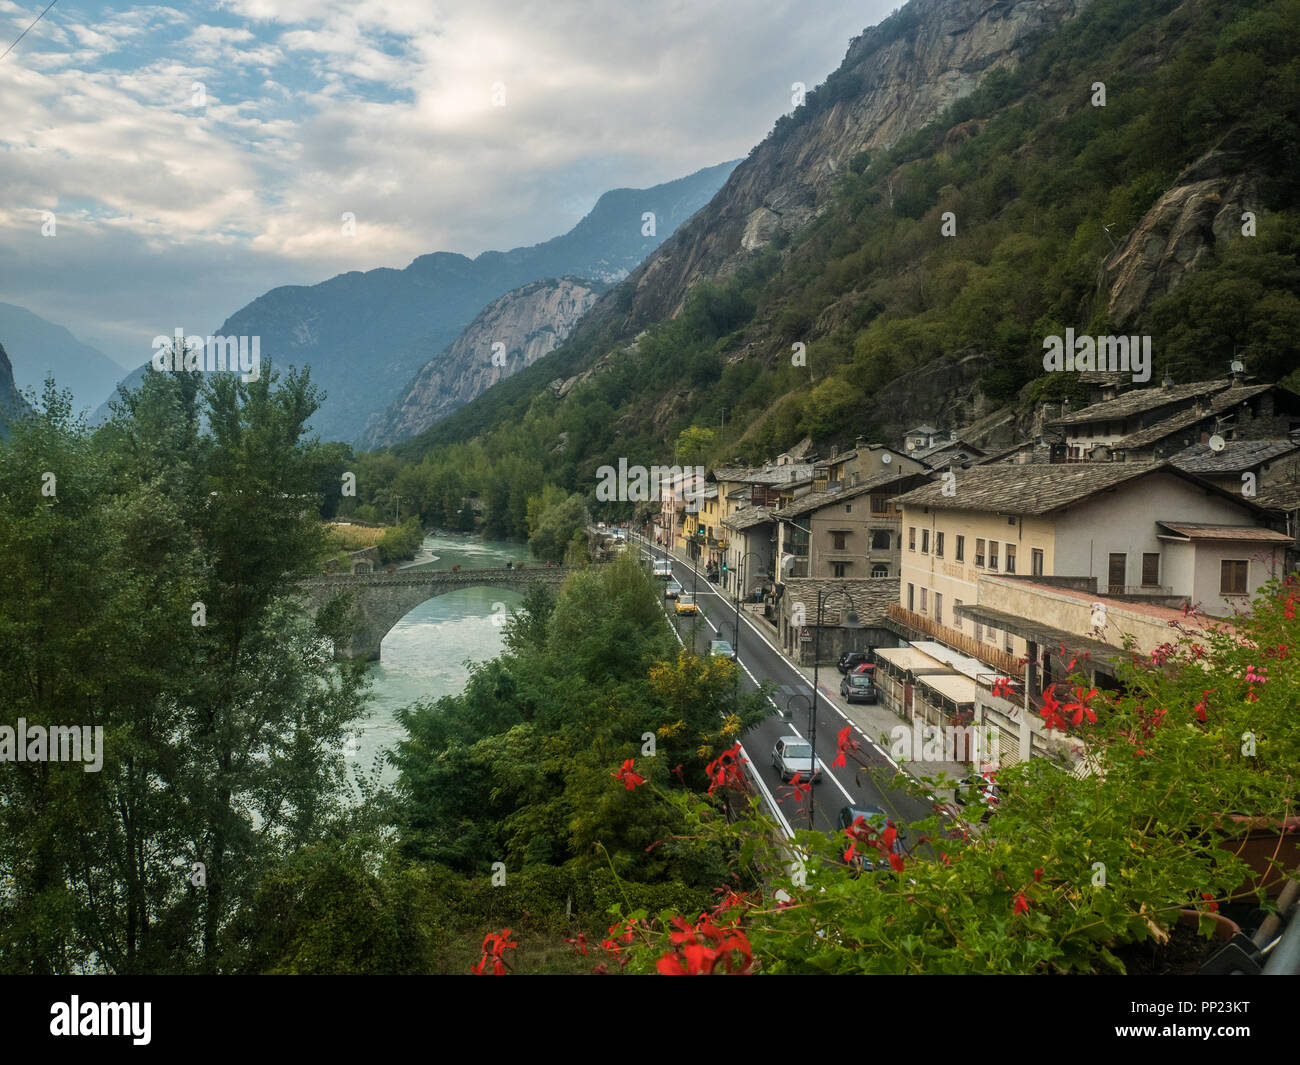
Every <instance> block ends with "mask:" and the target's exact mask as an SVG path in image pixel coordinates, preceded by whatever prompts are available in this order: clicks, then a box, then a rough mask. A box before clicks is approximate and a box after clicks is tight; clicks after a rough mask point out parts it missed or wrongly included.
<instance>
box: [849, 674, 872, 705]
mask: <svg viewBox="0 0 1300 1065" xmlns="http://www.w3.org/2000/svg"><path fill="white" fill-rule="evenodd" d="M840 696H841V698H843V699H845V700H847V701H848V702H850V703H876V702H878V701H879V699H880V696H879V694H878V693H877V691H876V686H875V685H874V684H872V683H871V677H870V676H868V675H867V674H866V673H850V674H849V675H848V676H847V677H845V678H844V679H843V680H842V681H840Z"/></svg>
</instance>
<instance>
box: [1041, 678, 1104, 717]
mask: <svg viewBox="0 0 1300 1065" xmlns="http://www.w3.org/2000/svg"><path fill="white" fill-rule="evenodd" d="M1074 698H1075V701H1074V702H1072V703H1066V704H1065V706H1064V707H1062V710H1063V712H1064V713H1067V714H1068V713H1069V712H1070V711H1071V710H1073V711H1074V717H1073V718H1071V720H1072V721H1073V722H1074V723H1075V724H1076V725H1078V724H1081V723H1082V721H1083V718H1084V715H1085V714H1086V715H1087V717H1088V720H1089V722H1095V721H1096V720H1097V715H1096V714H1095V713H1093V712H1092V709H1091V708H1090V707H1089V706H1088V703H1089V702H1090V701H1091V700H1093V699H1095V698H1097V689H1096V688H1093V689H1092V691H1090V692H1088V693H1087V694H1086V695H1085V694H1084V692H1083V688H1082V687H1081V686H1076V687H1075V689H1074ZM1044 704H1046V700H1044Z"/></svg>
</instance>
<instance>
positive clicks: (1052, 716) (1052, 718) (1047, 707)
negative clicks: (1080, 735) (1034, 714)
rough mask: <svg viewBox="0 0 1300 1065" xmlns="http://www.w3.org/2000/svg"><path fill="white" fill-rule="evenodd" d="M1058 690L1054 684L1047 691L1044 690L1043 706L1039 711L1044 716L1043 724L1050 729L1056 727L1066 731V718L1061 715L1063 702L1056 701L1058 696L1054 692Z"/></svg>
mask: <svg viewBox="0 0 1300 1065" xmlns="http://www.w3.org/2000/svg"><path fill="white" fill-rule="evenodd" d="M1055 690H1056V685H1055V684H1053V685H1052V686H1051V687H1050V688H1048V689H1047V691H1045V692H1043V708H1042V709H1041V710H1040V711H1039V713H1040V714H1041V715H1042V717H1043V724H1044V725H1045V726H1046V727H1047V728H1049V729H1055V730H1056V731H1058V732H1064V731H1065V729H1066V724H1065V718H1063V717H1062V716H1061V704H1060V703H1059V702H1057V701H1056V696H1054V695H1053V694H1052V693H1053V692H1054V691H1055Z"/></svg>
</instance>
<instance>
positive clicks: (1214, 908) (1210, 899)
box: [1201, 891, 1219, 913]
mask: <svg viewBox="0 0 1300 1065" xmlns="http://www.w3.org/2000/svg"><path fill="white" fill-rule="evenodd" d="M1201 898H1203V899H1204V900H1205V901H1206V903H1207V904H1208V905H1207V906H1206V909H1208V910H1209V911H1210V912H1211V913H1218V912H1219V904H1218V903H1217V902H1215V901H1214V896H1213V895H1211V894H1210V893H1209V892H1208V891H1202V892H1201Z"/></svg>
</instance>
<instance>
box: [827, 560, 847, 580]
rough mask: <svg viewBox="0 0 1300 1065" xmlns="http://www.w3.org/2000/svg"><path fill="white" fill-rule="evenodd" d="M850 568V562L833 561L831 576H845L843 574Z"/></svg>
mask: <svg viewBox="0 0 1300 1065" xmlns="http://www.w3.org/2000/svg"><path fill="white" fill-rule="evenodd" d="M848 568H849V564H848V563H847V562H832V563H831V576H832V577H843V576H844V575H845V573H846V572H847V570H848Z"/></svg>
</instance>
